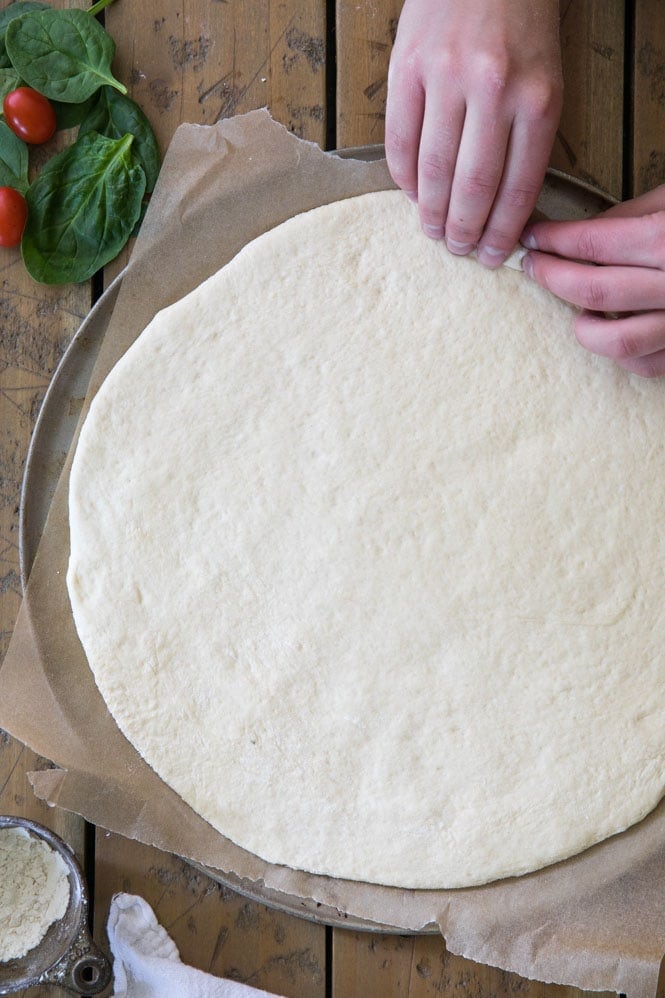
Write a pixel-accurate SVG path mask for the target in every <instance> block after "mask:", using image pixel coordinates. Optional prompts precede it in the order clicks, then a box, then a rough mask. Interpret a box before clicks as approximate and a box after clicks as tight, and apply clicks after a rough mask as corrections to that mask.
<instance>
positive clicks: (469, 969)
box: [333, 930, 610, 998]
mask: <svg viewBox="0 0 665 998" xmlns="http://www.w3.org/2000/svg"><path fill="white" fill-rule="evenodd" d="M515 994H519V995H522V996H523V998H582V996H584V998H586V996H588V998H591V996H592V995H593V996H595V998H602V996H603V994H604V995H605V996H606V998H609V995H610V993H609V992H598V991H594V992H591V991H580V990H579V989H578V988H569V987H563V986H560V985H558V984H539V983H538V982H536V981H527V980H525V979H524V978H522V977H519V976H518V975H517V974H509V973H506V971H503V970H497V969H496V968H495V967H486V966H483V965H481V964H477V963H473V962H472V961H470V960H464V959H462V957H459V956H455V955H454V954H452V953H449V952H448V951H447V949H446V947H445V944H444V942H443V940H441V939H440V938H438V937H435V936H415V937H409V936H369V935H366V934H365V935H360V934H357V933H351V932H345V931H343V930H337V931H336V932H335V936H334V945H333V996H334V998H443V996H451V998H452V996H458V995H464V996H466V998H484V996H490V995H491V996H492V998H504V996H505V998H507V996H509V995H515Z"/></svg>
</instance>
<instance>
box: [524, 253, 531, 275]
mask: <svg viewBox="0 0 665 998" xmlns="http://www.w3.org/2000/svg"><path fill="white" fill-rule="evenodd" d="M522 270H523V271H524V273H525V274H526V275H527V277H533V260H532V259H531V254H530V253H527V254H526V256H523V257H522Z"/></svg>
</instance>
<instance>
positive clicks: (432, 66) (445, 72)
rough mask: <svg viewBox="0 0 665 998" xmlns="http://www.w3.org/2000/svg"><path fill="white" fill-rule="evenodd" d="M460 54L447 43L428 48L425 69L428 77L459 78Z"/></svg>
mask: <svg viewBox="0 0 665 998" xmlns="http://www.w3.org/2000/svg"><path fill="white" fill-rule="evenodd" d="M461 68H462V67H461V66H460V61H459V56H458V54H457V53H456V52H455V50H454V49H452V48H450V47H449V46H447V45H442V46H440V47H439V46H437V47H436V48H434V49H429V50H428V57H427V60H426V62H425V64H424V66H423V70H424V72H425V75H426V76H427V77H428V79H444V80H445V79H457V78H458V77H459V75H460V73H461Z"/></svg>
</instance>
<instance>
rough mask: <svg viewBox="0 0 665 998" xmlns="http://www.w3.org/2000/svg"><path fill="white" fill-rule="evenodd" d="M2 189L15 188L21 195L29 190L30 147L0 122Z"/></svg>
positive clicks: (0, 179)
mask: <svg viewBox="0 0 665 998" xmlns="http://www.w3.org/2000/svg"><path fill="white" fill-rule="evenodd" d="M0 187H15V188H16V190H17V191H20V192H21V194H25V192H26V191H27V189H28V147H27V146H26V144H25V142H21V140H20V139H19V137H18V136H17V135H14V133H13V132H12V130H11V128H10V127H9V125H6V124H5V122H4V121H0Z"/></svg>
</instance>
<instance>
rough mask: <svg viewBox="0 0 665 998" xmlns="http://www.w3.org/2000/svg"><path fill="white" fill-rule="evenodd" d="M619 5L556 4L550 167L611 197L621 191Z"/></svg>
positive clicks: (602, 0) (602, 1) (599, 1)
mask: <svg viewBox="0 0 665 998" xmlns="http://www.w3.org/2000/svg"><path fill="white" fill-rule="evenodd" d="M624 7H625V5H624V3H623V2H622V0H616V2H613V3H607V0H586V2H585V3H574V2H573V0H562V3H561V45H562V55H563V72H564V85H565V90H564V106H563V113H562V116H561V124H560V126H559V131H558V133H557V140H556V142H555V145H554V150H553V153H552V165H553V166H556V167H558V168H559V169H560V170H564V171H565V172H566V173H570V174H572V175H573V176H574V177H579V178H580V179H582V180H586V181H588V182H589V183H591V184H594V185H595V186H597V187H601V188H602V189H603V190H605V191H608V192H609V193H610V194H612V195H614V197H617V198H620V197H621V195H622V188H623V110H624V103H623V101H624V36H625V32H624V18H625V9H624Z"/></svg>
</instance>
